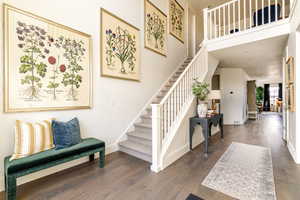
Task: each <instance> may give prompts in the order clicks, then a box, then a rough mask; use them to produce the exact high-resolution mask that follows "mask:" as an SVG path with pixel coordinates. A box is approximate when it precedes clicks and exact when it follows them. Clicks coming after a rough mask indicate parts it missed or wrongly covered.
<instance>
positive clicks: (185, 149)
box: [161, 144, 189, 170]
mask: <svg viewBox="0 0 300 200" xmlns="http://www.w3.org/2000/svg"><path fill="white" fill-rule="evenodd" d="M187 152H189V144H185V145H184V146H182V147H180V148H179V149H177V150H175V151H174V152H172V153H171V154H169V155H168V156H166V158H165V159H164V160H163V162H162V167H161V170H163V169H165V168H167V167H168V166H169V165H171V164H172V163H174V162H175V161H176V160H178V159H179V158H181V157H182V156H183V155H184V154H186V153H187Z"/></svg>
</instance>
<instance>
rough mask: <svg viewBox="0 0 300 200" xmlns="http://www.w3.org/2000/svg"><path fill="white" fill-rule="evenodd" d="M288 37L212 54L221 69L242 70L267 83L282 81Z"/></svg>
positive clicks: (254, 78) (284, 36) (252, 77)
mask: <svg viewBox="0 0 300 200" xmlns="http://www.w3.org/2000/svg"><path fill="white" fill-rule="evenodd" d="M287 39H288V35H283V36H279V37H274V38H270V39H266V40H260V41H256V42H252V43H248V44H242V45H238V46H234V47H230V48H226V49H220V50H216V51H214V52H211V53H212V54H213V55H214V56H215V57H216V58H218V59H219V60H220V67H224V68H242V69H244V71H245V72H246V73H247V74H248V75H249V77H250V78H251V79H253V80H257V81H260V82H265V83H278V82H281V81H282V56H283V50H284V47H285V45H286V41H287Z"/></svg>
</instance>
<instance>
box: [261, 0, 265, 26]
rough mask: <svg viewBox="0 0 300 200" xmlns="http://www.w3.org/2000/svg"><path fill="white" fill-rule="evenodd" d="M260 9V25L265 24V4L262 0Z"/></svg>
mask: <svg viewBox="0 0 300 200" xmlns="http://www.w3.org/2000/svg"><path fill="white" fill-rule="evenodd" d="M261 4H262V5H261V9H262V15H261V21H262V24H265V9H264V8H265V2H264V0H262V1H261Z"/></svg>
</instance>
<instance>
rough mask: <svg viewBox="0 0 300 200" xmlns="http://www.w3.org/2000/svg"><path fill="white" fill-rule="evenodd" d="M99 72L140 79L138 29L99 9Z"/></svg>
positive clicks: (111, 75)
mask: <svg viewBox="0 0 300 200" xmlns="http://www.w3.org/2000/svg"><path fill="white" fill-rule="evenodd" d="M100 38H101V74H102V76H106V77H113V78H120V79H127V80H134V81H139V80H140V31H139V29H138V28H136V27H134V26H133V25H131V24H129V23H127V22H125V21H124V20H122V19H120V18H119V17H117V16H115V15H114V14H112V13H110V12H108V11H107V10H105V9H103V8H102V9H101V37H100Z"/></svg>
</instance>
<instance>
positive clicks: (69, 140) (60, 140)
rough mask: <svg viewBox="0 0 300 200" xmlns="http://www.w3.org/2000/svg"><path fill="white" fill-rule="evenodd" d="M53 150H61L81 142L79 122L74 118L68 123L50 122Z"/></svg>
mask: <svg viewBox="0 0 300 200" xmlns="http://www.w3.org/2000/svg"><path fill="white" fill-rule="evenodd" d="M52 132H53V137H54V144H55V149H62V148H65V147H70V146H72V145H75V144H78V143H80V142H81V137H80V127H79V121H78V119H77V118H76V117H75V118H74V119H72V120H70V121H68V122H59V121H55V120H53V121H52Z"/></svg>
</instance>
